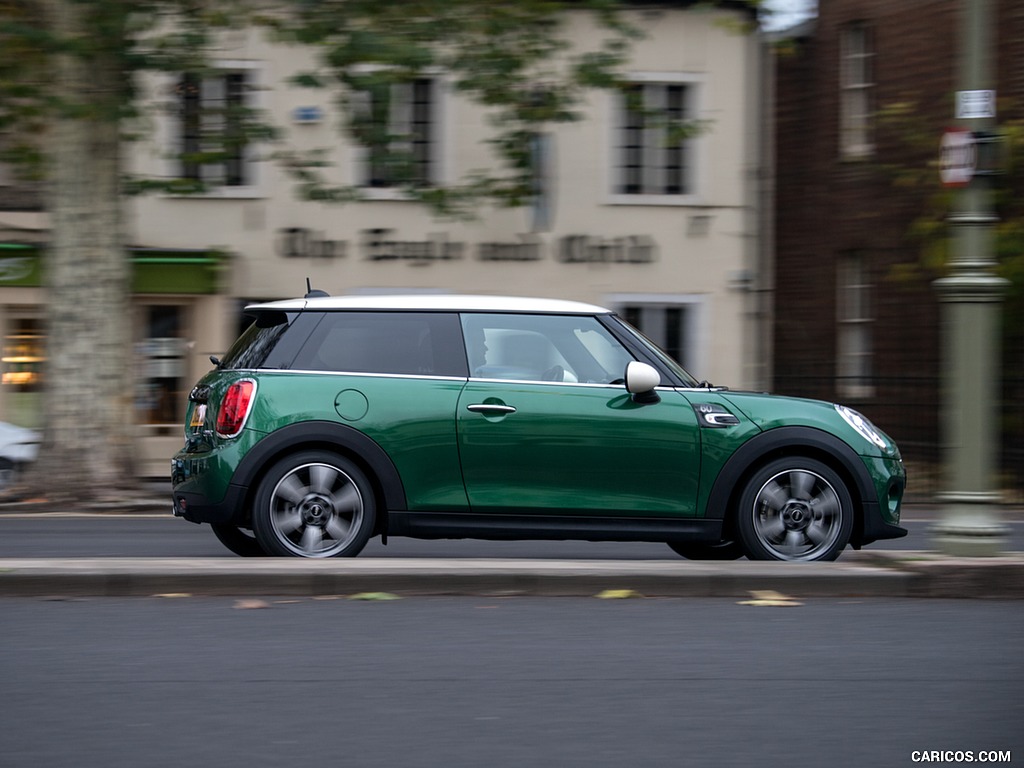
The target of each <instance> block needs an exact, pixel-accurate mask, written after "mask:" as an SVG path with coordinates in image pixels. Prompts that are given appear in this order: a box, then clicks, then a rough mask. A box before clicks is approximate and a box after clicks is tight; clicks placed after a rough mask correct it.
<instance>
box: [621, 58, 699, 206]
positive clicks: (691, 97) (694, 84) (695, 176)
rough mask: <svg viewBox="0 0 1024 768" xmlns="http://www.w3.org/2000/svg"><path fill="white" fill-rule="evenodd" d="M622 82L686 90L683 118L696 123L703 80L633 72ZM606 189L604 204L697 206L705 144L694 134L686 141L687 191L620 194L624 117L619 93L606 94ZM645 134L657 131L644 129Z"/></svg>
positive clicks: (675, 74) (674, 74) (679, 74)
mask: <svg viewBox="0 0 1024 768" xmlns="http://www.w3.org/2000/svg"><path fill="white" fill-rule="evenodd" d="M625 79H626V81H627V82H629V83H631V84H635V85H663V86H672V85H682V86H684V87H685V88H686V92H685V99H686V112H687V115H686V119H688V120H700V119H701V116H702V115H703V98H704V77H703V76H702V75H698V74H693V73H687V72H633V73H630V74H629V75H627V76H626V78H625ZM609 99H610V106H609V120H608V125H609V131H610V136H609V157H608V159H609V162H608V165H607V167H608V170H609V178H608V184H607V188H608V190H609V196H608V202H609V203H610V204H612V205H667V206H686V205H698V204H700V203H701V189H702V188H703V184H702V179H703V166H704V154H705V152H706V142H705V139H704V138H703V136H701V135H697V136H694V137H693V138H690V139H686V140H685V144H686V145H687V163H688V169H687V172H686V177H685V180H686V183H687V186H688V189H687V190H686V191H685V192H682V193H679V194H675V193H673V194H657V193H653V194H652V193H639V194H633V193H629V194H627V193H622V192H618V191H617V190H619V189H620V188H621V186H622V165H623V162H622V151H623V150H622V146H621V145H622V131H623V128H624V119H625V116H626V109H625V97H624V96H623V95H621V94H616V93H612V94H609ZM647 130H648V131H654V130H660V129H647Z"/></svg>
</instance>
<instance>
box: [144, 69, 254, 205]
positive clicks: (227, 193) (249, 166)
mask: <svg viewBox="0 0 1024 768" xmlns="http://www.w3.org/2000/svg"><path fill="white" fill-rule="evenodd" d="M263 67H264V65H263V62H260V61H253V60H250V59H220V60H217V61H214V62H212V64H211V68H212V69H214V70H216V71H217V72H218V74H223V75H228V74H231V73H232V72H244V73H245V75H246V98H247V99H248V100H249V101H248V106H249V108H251V109H254V110H258V111H262V110H265V109H266V106H267V105H266V97H265V92H264V88H263V86H262V80H263ZM181 77H182V74H177V75H173V76H169V77H168V78H167V80H166V81H165V82H166V89H167V90H166V92H167V93H168V94H169V95H170V97H171V99H172V103H171V105H170V107H171V109H170V115H169V117H168V118H167V119H166V121H164V125H163V128H164V131H165V134H164V136H163V139H162V145H163V146H167V147H171V148H172V152H171V153H170V154H169V156H168V157H167V159H166V162H165V166H164V175H165V176H166V177H167V178H181V177H182V161H181V159H180V157H179V155H180V153H181V152H182V151H183V150H184V146H183V142H184V135H183V134H184V126H183V125H182V120H181V115H180V104H179V101H178V97H177V95H176V94H175V88H176V86H177V84H178V83H179V82H180V81H181ZM243 152H244V155H243V161H242V162H243V163H244V165H245V176H246V182H247V183H246V184H243V185H239V186H224V185H216V186H211V187H210V188H209V189H206V190H204V191H203V192H197V193H194V194H188V195H175V194H168V195H166V196H167V197H174V198H185V199H188V198H215V199H220V198H225V199H254V198H262V197H264V196H265V193H264V192H263V190H262V183H263V178H262V177H263V172H262V171H263V169H262V164H261V163H259V162H257V147H256V146H255V145H254V144H249V145H248V146H246V147H245V149H244V150H243Z"/></svg>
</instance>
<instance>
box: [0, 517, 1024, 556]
mask: <svg viewBox="0 0 1024 768" xmlns="http://www.w3.org/2000/svg"><path fill="white" fill-rule="evenodd" d="M935 514H936V513H935V512H934V511H933V510H929V509H925V510H924V511H920V512H917V513H916V514H913V515H912V516H910V517H909V518H908V520H907V521H905V523H904V526H905V527H906V528H907V529H908V530H909V531H910V535H908V536H907V537H905V538H902V539H895V540H891V541H880V542H876V543H875V544H872V545H871V548H872V549H911V550H928V549H933V548H934V544H933V542H932V540H931V536H930V534H929V528H930V527H931V526H932V525H934V522H935V520H934V518H935ZM1006 522H1007V524H1008V526H1009V528H1010V531H1011V537H1010V540H1009V542H1008V544H1007V547H1006V549H1007V550H1012V551H1024V521H1022V520H1021V519H1020V513H1019V512H1015V513H1014V518H1013V519H1010V520H1007V521H1006ZM363 554H364V556H366V557H444V558H480V557H483V558H490V557H502V558H506V557H508V558H553V559H561V560H588V559H599V560H662V559H666V560H678V559H679V556H678V555H676V554H675V553H674V552H672V551H671V550H670V549H669V548H668V547H667V546H665V545H663V544H647V543H620V542H612V543H603V542H601V543H597V542H577V541H566V542H562V541H528V542H488V541H471V540H470V541H458V540H456V541H448V540H441V541H418V540H415V539H403V538H392V539H391V540H390V541H389V543H388V545H387V546H384V545H382V544H381V543H380V539H379V538H376V539H374V540H372V541H371V542H370V543H369V544H368V545H367V547H366V549H364V550H363ZM0 557H3V558H8V557H40V558H52V557H235V555H233V554H232V553H231V552H229V551H228V550H227V549H225V548H224V546H223V545H221V543H220V542H219V541H217V539H216V538H214V536H213V532H212V531H211V530H210V528H209V526H206V525H194V524H192V523H188V522H186V521H184V520H179V519H176V518H174V517H172V516H171V515H170V514H167V515H139V516H126V515H109V516H108V515H92V516H60V515H36V514H25V515H16V514H15V515H11V514H7V515H0Z"/></svg>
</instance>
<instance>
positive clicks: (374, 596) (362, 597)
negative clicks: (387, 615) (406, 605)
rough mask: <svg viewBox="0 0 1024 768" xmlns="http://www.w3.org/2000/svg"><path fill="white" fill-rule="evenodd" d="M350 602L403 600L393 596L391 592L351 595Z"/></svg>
mask: <svg viewBox="0 0 1024 768" xmlns="http://www.w3.org/2000/svg"><path fill="white" fill-rule="evenodd" d="M348 599H349V600H401V599H402V598H400V597H399V596H398V595H393V594H391V593H390V592H360V593H358V594H355V595H349V596H348Z"/></svg>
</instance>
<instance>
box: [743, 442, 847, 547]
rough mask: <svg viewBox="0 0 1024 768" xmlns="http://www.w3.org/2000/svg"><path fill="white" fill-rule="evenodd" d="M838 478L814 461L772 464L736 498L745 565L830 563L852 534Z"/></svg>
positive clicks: (790, 460) (844, 490) (844, 492)
mask: <svg viewBox="0 0 1024 768" xmlns="http://www.w3.org/2000/svg"><path fill="white" fill-rule="evenodd" d="M853 516H854V514H853V500H852V499H851V497H850V492H849V491H848V490H847V488H846V485H845V483H844V482H843V480H842V478H840V477H839V475H838V474H837V473H836V472H835V471H834V470H832V469H831V468H830V467H828V466H826V465H825V464H822V463H821V462H819V461H815V460H814V459H808V458H803V457H791V458H783V459H777V460H776V461H773V462H771V463H770V464H767V465H766V466H765V467H763V468H761V469H760V470H758V471H757V472H756V473H755V474H754V476H753V477H752V478H751V479H750V481H749V482H748V483H747V485H746V487H745V488H744V490H743V494H742V496H741V497H740V503H739V508H738V510H737V517H736V529H737V530H738V531H739V534H740V540H741V541H742V542H743V546H744V548H745V549H746V551H747V555H748V557H750V559H751V560H792V561H812V560H835V559H836V558H837V557H839V554H840V553H841V552H842V551H843V549H844V548H845V547H846V544H847V542H848V541H849V540H850V533H851V532H852V531H853Z"/></svg>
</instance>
